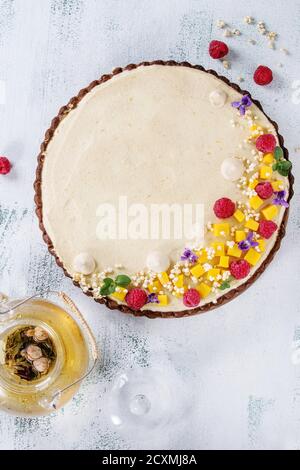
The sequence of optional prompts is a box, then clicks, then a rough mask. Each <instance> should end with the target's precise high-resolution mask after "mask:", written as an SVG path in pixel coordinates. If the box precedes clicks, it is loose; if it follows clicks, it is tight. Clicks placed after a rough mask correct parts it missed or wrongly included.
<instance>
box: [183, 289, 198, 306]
mask: <svg viewBox="0 0 300 470" xmlns="http://www.w3.org/2000/svg"><path fill="white" fill-rule="evenodd" d="M200 300H201V297H200V294H199V292H198V291H197V290H196V289H189V290H187V291H186V292H185V294H184V296H183V303H184V305H185V306H186V307H197V305H199V303H200Z"/></svg>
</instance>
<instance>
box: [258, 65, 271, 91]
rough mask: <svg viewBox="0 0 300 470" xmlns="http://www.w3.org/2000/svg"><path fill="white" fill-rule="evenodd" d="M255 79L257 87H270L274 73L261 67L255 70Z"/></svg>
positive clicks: (263, 66)
mask: <svg viewBox="0 0 300 470" xmlns="http://www.w3.org/2000/svg"><path fill="white" fill-rule="evenodd" d="M253 78H254V81H255V83H256V84H257V85H261V86H264V85H269V83H271V82H272V81H273V72H272V70H271V69H270V68H269V67H266V66H265V65H260V66H259V67H257V69H256V70H255V73H254V76H253Z"/></svg>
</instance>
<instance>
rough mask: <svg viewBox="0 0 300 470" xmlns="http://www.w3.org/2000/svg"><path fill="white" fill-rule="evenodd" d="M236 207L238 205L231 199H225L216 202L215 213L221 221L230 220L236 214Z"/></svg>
mask: <svg viewBox="0 0 300 470" xmlns="http://www.w3.org/2000/svg"><path fill="white" fill-rule="evenodd" d="M235 207H236V205H235V203H234V202H233V201H231V199H228V198H227V197H223V198H222V199H218V200H217V201H216V202H215V204H214V213H215V215H216V217H218V218H219V219H228V218H229V217H232V216H233V214H234V213H235Z"/></svg>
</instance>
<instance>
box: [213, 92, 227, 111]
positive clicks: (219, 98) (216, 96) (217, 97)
mask: <svg viewBox="0 0 300 470" xmlns="http://www.w3.org/2000/svg"><path fill="white" fill-rule="evenodd" d="M227 98H228V95H227V93H225V91H223V90H218V89H217V90H214V91H212V92H211V93H210V95H209V101H210V104H211V105H212V106H214V107H215V108H222V107H223V106H224V105H225V104H226V101H227Z"/></svg>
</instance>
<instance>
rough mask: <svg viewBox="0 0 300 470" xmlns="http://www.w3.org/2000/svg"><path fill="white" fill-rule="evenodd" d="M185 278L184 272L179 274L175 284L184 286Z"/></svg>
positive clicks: (179, 286)
mask: <svg viewBox="0 0 300 470" xmlns="http://www.w3.org/2000/svg"><path fill="white" fill-rule="evenodd" d="M183 280H184V279H183V274H179V276H178V277H177V281H175V282H174V285H175V286H176V287H178V288H179V289H180V288H181V287H183Z"/></svg>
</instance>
